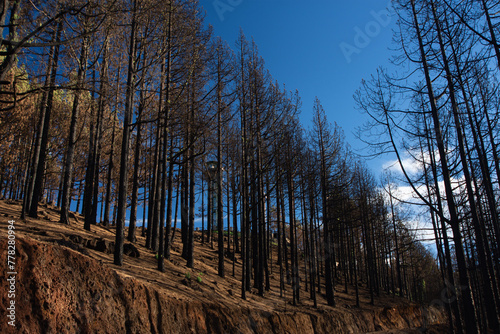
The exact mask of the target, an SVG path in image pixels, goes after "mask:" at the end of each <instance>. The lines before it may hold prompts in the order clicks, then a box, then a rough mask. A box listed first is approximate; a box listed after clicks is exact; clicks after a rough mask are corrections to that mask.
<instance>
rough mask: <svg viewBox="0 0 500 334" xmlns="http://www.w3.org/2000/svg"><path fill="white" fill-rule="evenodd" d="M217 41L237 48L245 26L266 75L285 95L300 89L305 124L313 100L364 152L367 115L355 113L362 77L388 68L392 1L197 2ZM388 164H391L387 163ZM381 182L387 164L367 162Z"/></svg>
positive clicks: (242, 0) (309, 115)
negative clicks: (361, 134)
mask: <svg viewBox="0 0 500 334" xmlns="http://www.w3.org/2000/svg"><path fill="white" fill-rule="evenodd" d="M200 4H201V5H202V6H203V7H204V9H205V10H206V18H205V21H206V23H207V24H211V25H212V26H213V27H214V34H215V35H217V36H220V37H222V38H223V39H224V40H226V41H227V42H228V43H229V45H230V46H232V47H234V45H235V41H236V39H237V37H238V34H239V30H240V27H241V28H242V29H243V32H244V33H245V35H246V37H247V38H248V39H249V40H250V39H251V38H253V39H254V40H255V42H256V44H257V46H258V48H259V52H260V55H261V56H262V57H263V59H264V61H265V63H266V68H267V69H268V70H269V71H270V73H271V75H272V76H273V78H274V79H275V80H278V82H280V83H281V84H285V85H286V88H287V89H288V90H292V91H294V90H295V89H298V90H299V93H300V96H301V97H302V114H301V120H302V124H303V125H304V127H306V128H308V127H309V126H310V124H311V111H312V106H313V102H314V98H315V96H318V98H319V99H320V100H321V102H322V104H323V107H324V108H325V110H326V112H327V116H328V119H329V121H330V122H332V123H333V122H336V123H337V124H338V125H340V126H341V127H342V128H343V129H344V132H345V135H346V139H347V141H348V142H349V144H350V145H351V146H352V148H353V149H355V150H356V149H360V148H362V147H363V144H362V143H361V142H359V141H358V140H357V139H356V138H355V136H354V134H353V133H354V131H355V128H356V127H357V126H360V125H362V124H363V123H364V122H365V120H366V118H365V117H366V116H364V115H362V114H361V113H360V112H359V111H357V110H356V108H355V103H354V100H353V97H352V96H353V94H354V92H355V90H356V89H357V88H358V87H359V86H360V83H361V80H362V79H363V78H366V79H368V78H369V77H370V75H371V74H372V73H374V72H375V70H376V68H377V67H378V66H387V65H389V58H390V57H391V54H392V52H391V51H390V49H391V48H393V47H394V45H393V44H392V29H393V28H394V27H395V22H396V18H395V17H394V16H387V14H388V13H390V10H389V11H388V10H387V9H386V8H387V7H388V5H390V2H389V1H387V0H371V1H369V0H351V1H342V2H337V1H331V0H329V1H327V0H312V1H308V2H305V1H298V0H200ZM386 159H389V157H386ZM368 164H369V167H370V168H371V169H372V171H373V172H374V174H375V175H376V176H378V174H379V172H380V168H381V166H382V164H383V159H377V160H375V161H372V162H369V163H368Z"/></svg>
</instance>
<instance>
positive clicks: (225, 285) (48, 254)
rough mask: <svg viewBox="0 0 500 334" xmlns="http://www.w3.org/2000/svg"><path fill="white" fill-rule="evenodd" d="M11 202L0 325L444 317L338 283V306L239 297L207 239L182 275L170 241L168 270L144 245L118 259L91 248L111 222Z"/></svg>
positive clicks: (297, 329) (375, 322)
mask: <svg viewBox="0 0 500 334" xmlns="http://www.w3.org/2000/svg"><path fill="white" fill-rule="evenodd" d="M17 210H18V203H5V202H3V201H1V202H0V214H1V216H2V218H1V221H0V257H1V258H2V261H1V262H0V263H1V265H0V270H1V272H2V276H4V277H5V275H6V273H8V272H9V271H10V269H9V268H7V261H6V259H7V257H8V238H7V228H8V225H9V224H8V221H9V220H14V221H15V222H14V223H13V224H12V225H13V226H14V227H15V231H16V238H15V246H16V255H15V272H17V275H15V279H16V285H15V298H9V293H8V292H9V291H8V288H9V285H7V284H2V285H1V286H0V300H1V304H2V307H1V308H0V317H1V318H2V319H7V315H8V313H7V312H8V310H7V307H6V306H7V305H9V303H10V301H11V300H15V325H16V326H15V328H14V327H11V326H9V325H7V326H4V325H3V324H5V322H4V321H3V320H2V333H121V332H123V333H366V332H373V331H381V330H390V329H404V328H419V327H422V326H425V327H427V326H428V325H431V324H444V323H445V322H446V320H445V318H444V316H443V313H442V312H441V311H440V310H436V309H434V308H432V309H422V308H421V307H419V306H416V305H413V304H410V303H407V302H403V301H402V300H397V299H396V300H393V301H392V302H391V300H392V299H391V298H387V297H386V298H385V299H384V300H382V301H379V302H378V303H377V304H376V305H375V306H366V305H362V307H361V308H359V309H358V308H354V307H352V305H351V303H352V300H350V299H349V296H348V295H347V294H345V295H343V294H342V293H340V292H339V297H338V300H339V303H338V304H339V306H338V307H336V308H329V307H326V306H323V305H321V306H320V307H319V309H317V310H316V309H314V308H312V307H311V306H310V305H308V303H307V301H306V298H305V297H307V296H304V298H303V299H304V302H303V305H301V306H300V307H293V306H292V305H289V304H288V303H287V299H286V298H285V299H283V298H279V293H277V292H273V291H271V292H270V293H269V294H268V295H267V296H266V297H265V298H260V297H258V296H257V295H255V294H250V296H249V297H248V299H247V300H246V301H243V300H241V298H239V290H238V285H237V277H238V275H236V278H232V277H230V275H228V276H229V277H227V278H226V279H220V278H218V276H217V275H216V271H215V266H216V260H215V259H214V261H213V263H210V261H209V259H210V256H213V254H214V251H213V250H211V249H210V248H209V247H207V246H201V245H199V244H198V243H197V245H196V247H197V249H198V251H197V252H199V253H198V254H197V255H198V256H197V258H198V259H199V261H197V262H196V263H195V269H196V271H194V270H193V271H192V272H193V273H194V274H193V275H196V274H195V273H197V272H200V273H203V275H201V277H202V279H201V282H197V281H196V280H195V279H191V280H188V279H187V278H186V272H188V271H189V270H188V269H187V268H186V267H185V266H184V265H183V264H181V259H180V257H179V254H178V250H177V249H176V248H175V247H174V252H173V261H172V262H168V263H166V268H167V272H166V273H160V272H158V271H156V270H155V261H154V255H153V254H152V253H150V252H148V250H146V249H145V248H143V247H141V246H138V247H137V248H138V251H139V254H140V255H139V257H138V258H137V257H129V256H126V259H125V265H124V266H123V267H117V266H115V265H113V264H112V254H110V253H107V252H106V247H101V251H98V250H96V249H92V248H97V247H95V246H96V243H97V241H99V240H101V241H102V240H107V242H106V243H103V242H101V244H108V246H109V243H110V241H111V240H112V239H110V238H111V237H112V231H108V230H107V229H104V228H100V227H97V226H93V230H94V231H93V232H90V233H89V232H85V231H83V230H82V228H81V223H82V222H81V219H79V217H78V216H76V215H75V216H74V219H73V220H74V223H73V224H72V225H71V226H60V225H58V224H57V223H56V218H57V217H56V214H57V212H56V209H55V208H51V207H49V206H46V207H45V208H44V209H43V210H42V211H43V212H41V216H42V217H44V219H41V220H31V219H28V220H26V221H24V222H22V221H16V219H17V218H16V217H18V215H17V214H16V212H17ZM178 234H179V233H178ZM11 239H12V238H11ZM139 244H140V242H139ZM84 245H85V247H84ZM227 266H228V268H231V267H230V266H231V263H230V262H229V260H228V262H227ZM228 271H230V270H228ZM236 274H237V273H236ZM3 281H4V282H5V279H4V280H3ZM272 290H274V291H275V288H274V287H273V288H272ZM285 296H286V295H285ZM381 303H382V304H381ZM384 304H386V305H384ZM422 312H424V314H422ZM424 315H425V316H424ZM4 328H7V329H6V330H4ZM439 328H440V329H439V331H440V332H442V330H443V328H442V327H439ZM403 332H407V333H410V332H411V331H401V333H403ZM414 332H415V331H414ZM416 332H417V333H419V332H424V331H423V330H422V331H416ZM428 332H434V330H433V331H428Z"/></svg>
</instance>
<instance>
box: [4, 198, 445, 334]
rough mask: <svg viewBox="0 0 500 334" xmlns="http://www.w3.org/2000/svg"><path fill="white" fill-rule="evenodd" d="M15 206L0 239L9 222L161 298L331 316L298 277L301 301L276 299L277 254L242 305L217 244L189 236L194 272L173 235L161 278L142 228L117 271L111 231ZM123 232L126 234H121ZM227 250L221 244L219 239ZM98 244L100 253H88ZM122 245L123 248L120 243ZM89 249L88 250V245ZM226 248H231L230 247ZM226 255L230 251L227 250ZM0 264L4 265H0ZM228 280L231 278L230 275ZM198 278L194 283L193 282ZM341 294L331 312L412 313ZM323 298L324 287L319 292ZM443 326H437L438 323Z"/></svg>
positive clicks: (236, 269) (341, 289) (286, 295)
mask: <svg viewBox="0 0 500 334" xmlns="http://www.w3.org/2000/svg"><path fill="white" fill-rule="evenodd" d="M20 213H21V202H17V201H5V200H0V231H1V233H0V237H2V238H4V236H6V235H7V234H6V231H7V226H8V221H9V220H13V221H15V223H14V225H15V232H16V238H17V239H22V238H31V239H34V240H37V241H39V242H42V243H50V244H57V245H60V246H63V247H68V248H71V249H73V250H76V251H79V252H80V253H83V254H84V255H86V256H88V257H90V258H92V259H95V260H97V261H98V262H100V263H101V264H102V265H103V266H105V267H107V268H110V269H112V270H114V271H116V272H117V273H119V274H120V275H121V276H122V277H131V278H133V279H135V280H137V281H139V282H143V283H145V284H151V285H154V286H155V287H156V288H157V289H159V290H161V291H162V293H164V294H166V295H168V296H169V297H171V298H175V299H179V300H184V301H188V302H189V301H196V302H201V303H208V304H210V303H214V302H217V303H218V304H220V305H222V306H224V307H227V308H229V309H231V308H244V309H256V310H260V311H261V312H269V313H275V312H278V313H279V312H285V313H301V312H307V313H314V314H322V313H325V312H329V311H331V310H332V308H331V307H329V306H327V304H326V299H325V296H324V294H319V295H317V297H318V307H317V308H314V307H313V303H312V301H311V300H310V298H309V292H305V289H306V287H305V279H304V272H302V273H301V277H302V281H301V296H300V297H301V299H300V303H299V305H297V306H294V305H292V289H291V286H290V285H287V284H286V285H285V286H286V291H283V295H282V296H280V288H279V277H280V276H279V266H278V265H277V261H276V258H277V249H276V247H273V251H272V253H273V254H272V259H273V260H272V261H270V268H269V270H270V284H271V288H270V290H269V291H266V292H265V295H264V297H261V296H259V295H258V294H257V290H256V289H252V291H250V292H249V293H247V295H246V299H245V300H243V299H242V298H241V282H240V279H241V258H240V254H236V261H235V262H234V263H233V261H232V260H231V259H230V258H229V257H226V258H225V263H224V265H225V273H226V275H225V278H221V277H220V276H219V275H218V274H217V260H218V255H217V254H218V253H217V240H216V238H214V240H213V248H212V247H211V243H207V242H206V241H205V243H204V244H202V243H201V232H199V231H197V232H195V245H194V266H193V268H188V267H187V266H186V261H185V260H184V259H183V258H182V257H181V252H182V243H181V233H180V230H176V231H175V238H174V242H173V245H172V249H171V260H170V261H167V260H166V261H165V272H159V271H158V270H157V260H156V257H155V253H154V252H152V251H151V250H149V249H147V248H145V247H144V245H145V238H144V237H142V236H141V233H142V227H139V228H138V229H137V241H136V242H135V243H134V245H135V246H136V249H137V250H138V252H139V256H138V257H132V256H127V255H125V256H124V262H123V265H122V266H117V265H115V264H114V263H113V253H112V252H111V251H110V250H111V245H112V243H114V241H115V228H114V227H113V226H109V227H106V226H102V225H100V224H97V225H92V226H91V231H90V232H89V231H86V230H84V229H83V222H84V217H83V216H81V215H79V214H77V213H76V214H70V217H71V218H70V222H71V223H70V225H61V224H60V223H59V222H58V221H59V209H58V208H56V207H55V206H53V205H50V204H41V205H40V207H39V218H38V219H33V218H29V217H27V218H26V219H25V220H20V219H19V217H20ZM126 232H127V231H126ZM225 240H226V242H225V247H226V248H227V239H225ZM97 243H99V244H100V246H101V247H100V250H101V251H98V250H96V249H92V248H99V247H95V246H96V244H97ZM126 243H128V242H126ZM90 244H92V247H88V245H90ZM231 247H232V245H231ZM231 249H232V248H231ZM2 261H4V259H2ZM233 274H234V275H233ZM198 277H199V279H197V278H198ZM347 288H348V290H347V292H346V291H345V286H344V284H343V283H340V282H339V283H338V284H337V285H336V290H335V298H336V303H337V306H336V307H335V310H336V312H351V313H352V312H353V309H356V312H377V311H380V309H386V310H387V309H388V308H396V307H416V308H418V306H416V305H415V304H412V303H410V302H409V301H407V300H406V299H402V298H399V297H394V296H392V295H386V294H385V293H381V295H380V296H379V297H377V298H376V299H375V303H374V305H370V303H369V292H368V290H367V289H366V286H364V285H362V286H360V289H359V291H360V304H361V305H360V308H356V307H355V292H354V287H353V286H352V285H350V284H348V285H347ZM321 291H322V292H323V293H324V291H325V289H324V286H322V287H321ZM440 322H441V323H443V321H440ZM375 329H376V330H379V332H378V333H422V332H423V331H422V330H417V329H399V330H392V331H391V330H389V331H381V330H384V329H387V328H385V327H384V326H382V327H378V328H377V327H375ZM426 332H427V333H443V332H446V329H445V327H443V326H442V325H439V326H435V329H434V330H429V331H426Z"/></svg>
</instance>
